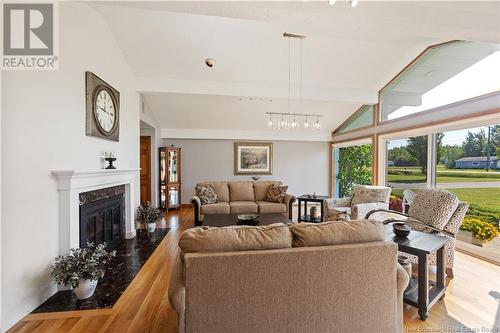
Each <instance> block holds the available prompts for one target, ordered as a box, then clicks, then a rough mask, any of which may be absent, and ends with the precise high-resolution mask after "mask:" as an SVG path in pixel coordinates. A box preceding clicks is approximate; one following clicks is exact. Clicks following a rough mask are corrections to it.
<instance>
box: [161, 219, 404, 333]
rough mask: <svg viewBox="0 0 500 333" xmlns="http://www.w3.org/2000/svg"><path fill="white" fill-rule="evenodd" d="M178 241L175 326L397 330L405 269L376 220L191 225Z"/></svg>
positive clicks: (222, 332) (356, 332) (172, 290)
mask: <svg viewBox="0 0 500 333" xmlns="http://www.w3.org/2000/svg"><path fill="white" fill-rule="evenodd" d="M179 246H180V249H181V254H180V255H178V258H177V262H176V264H175V266H174V268H173V273H172V278H171V281H170V286H169V301H170V304H171V306H172V307H173V308H174V309H175V311H176V312H177V323H178V330H179V333H184V332H218V333H226V332H227V333H233V332H252V333H253V332H342V333H350V332H352V333H364V332H370V333H372V332H384V333H401V332H402V330H403V324H402V322H403V312H402V311H403V300H402V299H403V291H404V289H405V288H406V286H407V285H408V280H409V277H408V274H407V273H406V272H405V271H404V270H403V268H402V267H401V266H400V265H399V264H398V263H397V245H396V244H393V243H388V242H385V241H384V229H383V226H382V224H381V223H380V222H376V221H369V220H365V221H352V222H323V223H314V224H313V223H291V224H290V225H284V224H280V223H277V224H273V225H269V226H264V227H250V226H232V227H224V228H215V227H198V228H192V229H189V230H187V231H185V232H184V233H183V234H182V235H181V238H180V240H179Z"/></svg>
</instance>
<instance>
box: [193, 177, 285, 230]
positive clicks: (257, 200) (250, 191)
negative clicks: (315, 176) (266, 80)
mask: <svg viewBox="0 0 500 333" xmlns="http://www.w3.org/2000/svg"><path fill="white" fill-rule="evenodd" d="M272 184H280V185H283V183H282V182H280V181H257V182H253V181H214V182H203V183H199V184H197V185H210V186H211V187H212V188H213V189H214V191H215V193H217V202H216V203H213V204H207V205H202V204H201V200H200V198H198V197H197V196H196V195H195V196H193V197H192V198H191V203H192V204H193V205H194V208H195V209H194V223H195V225H201V224H202V223H203V216H204V215H207V214H247V213H281V214H284V215H286V216H288V217H289V218H290V219H292V204H293V203H294V202H295V197H294V196H293V195H290V194H287V195H286V196H285V202H284V203H276V202H268V201H265V200H266V194H267V189H268V188H269V187H270V186H271V185H272Z"/></svg>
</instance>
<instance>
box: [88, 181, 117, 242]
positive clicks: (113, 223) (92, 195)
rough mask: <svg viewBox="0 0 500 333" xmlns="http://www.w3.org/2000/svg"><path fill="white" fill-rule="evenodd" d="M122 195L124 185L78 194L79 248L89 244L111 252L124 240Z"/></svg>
mask: <svg viewBox="0 0 500 333" xmlns="http://www.w3.org/2000/svg"><path fill="white" fill-rule="evenodd" d="M124 194H125V186H124V185H121V186H114V187H108V188H103V189H98V190H94V191H89V192H84V193H80V194H79V203H80V247H81V248H84V247H86V246H87V242H91V243H94V244H95V245H97V244H101V243H106V244H107V249H108V250H112V249H113V248H115V247H116V245H118V243H120V241H121V240H122V239H123V238H124V219H125V216H124V215H125V200H124Z"/></svg>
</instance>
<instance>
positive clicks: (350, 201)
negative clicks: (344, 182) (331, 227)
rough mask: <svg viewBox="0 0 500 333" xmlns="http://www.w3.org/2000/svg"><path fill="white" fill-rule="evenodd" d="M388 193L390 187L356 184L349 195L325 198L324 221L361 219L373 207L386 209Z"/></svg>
mask: <svg viewBox="0 0 500 333" xmlns="http://www.w3.org/2000/svg"><path fill="white" fill-rule="evenodd" d="M390 195H391V188H390V187H385V186H369V185H357V186H355V187H354V188H353V190H352V196H351V197H348V198H340V199H328V200H326V202H325V204H324V205H323V209H324V212H323V215H324V216H325V220H326V221H332V220H359V219H363V218H364V217H365V215H366V214H368V212H370V211H372V210H374V209H388V208H389V197H390ZM386 216H387V214H384V218H386Z"/></svg>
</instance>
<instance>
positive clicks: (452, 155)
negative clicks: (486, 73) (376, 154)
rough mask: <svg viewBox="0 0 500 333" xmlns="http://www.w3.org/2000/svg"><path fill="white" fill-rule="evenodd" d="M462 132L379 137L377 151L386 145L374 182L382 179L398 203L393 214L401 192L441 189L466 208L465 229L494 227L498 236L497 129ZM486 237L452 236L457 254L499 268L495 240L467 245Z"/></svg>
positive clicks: (499, 152) (499, 135) (499, 155)
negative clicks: (485, 260) (471, 255)
mask: <svg viewBox="0 0 500 333" xmlns="http://www.w3.org/2000/svg"><path fill="white" fill-rule="evenodd" d="M482 122H483V123H484V122H489V121H488V120H486V119H485V120H483V121H482ZM464 127H465V126H463V127H460V129H455V128H453V127H451V128H453V129H452V130H445V131H439V129H437V128H436V129H434V130H432V129H431V130H424V131H420V132H413V133H418V134H419V135H417V136H410V137H405V138H401V137H398V136H395V135H394V134H391V135H388V136H387V137H381V140H382V141H381V146H380V147H381V149H382V148H383V145H385V150H384V149H382V150H383V151H382V152H381V154H380V155H381V157H383V158H385V160H384V164H385V166H383V170H382V172H381V173H380V174H379V176H380V177H385V183H386V184H387V185H388V186H391V187H392V194H393V195H394V196H396V197H399V199H398V198H393V199H391V204H392V203H393V202H394V203H398V204H397V205H394V207H396V206H397V207H399V208H393V209H401V208H403V207H402V205H401V202H402V199H403V197H404V196H405V195H404V193H403V192H404V191H405V190H407V189H409V190H411V191H413V192H418V191H420V190H421V189H424V188H438V189H445V190H447V191H450V192H452V193H454V194H455V195H456V196H457V197H458V198H459V199H460V200H461V201H464V202H467V203H469V205H470V207H469V210H468V211H467V213H466V218H465V220H464V221H465V225H468V226H469V227H470V228H473V229H474V228H476V229H475V230H476V231H477V232H479V231H478V230H484V228H485V227H484V226H485V225H488V224H489V225H490V226H488V227H487V228H491V227H492V226H493V228H495V229H497V230H498V228H499V221H500V125H499V124H498V123H497V124H495V123H493V124H490V125H483V126H474V127H468V128H467V127H465V128H464ZM417 131H418V130H417ZM413 133H412V134H413ZM406 193H408V192H406ZM410 194H411V193H410ZM410 197H411V195H410V196H409V197H407V198H410ZM481 228H482V229H481ZM469 231H470V230H469ZM486 234H488V233H487V232H483V234H479V236H477V235H476V234H473V235H474V237H473V238H471V237H470V236H464V235H467V230H464V231H463V232H460V233H459V234H457V239H458V240H459V241H458V242H457V248H459V249H462V250H465V251H468V252H470V253H474V254H475V255H478V256H480V257H483V258H489V259H490V260H493V261H495V262H498V261H499V259H498V258H499V257H498V254H499V253H500V237H494V238H493V239H491V240H489V242H488V243H487V244H488V245H487V246H485V247H478V246H476V245H475V243H474V242H473V241H472V240H471V239H476V238H478V237H479V238H478V239H481V238H480V237H486V236H485V235H486ZM483 241H485V240H484V239H483ZM476 243H477V242H476ZM494 258H496V259H494Z"/></svg>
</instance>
